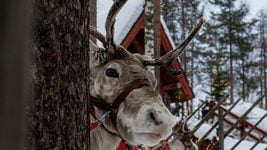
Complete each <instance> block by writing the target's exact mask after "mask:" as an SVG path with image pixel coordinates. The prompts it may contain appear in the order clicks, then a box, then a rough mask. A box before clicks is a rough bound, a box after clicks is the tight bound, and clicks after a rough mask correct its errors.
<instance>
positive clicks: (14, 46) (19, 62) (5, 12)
mask: <svg viewBox="0 0 267 150" xmlns="http://www.w3.org/2000/svg"><path fill="white" fill-rule="evenodd" d="M0 7H1V9H0V14H1V17H0V33H1V34H0V83H1V84H0V148H1V149H2V150H9V149H15V150H20V149H25V145H24V144H25V143H24V136H25V129H26V127H25V123H26V122H25V104H26V103H27V100H28V99H29V91H30V89H29V81H30V80H29V79H30V74H29V71H30V69H29V68H30V67H29V63H30V55H29V35H30V34H29V33H30V19H31V16H30V13H29V12H30V11H29V10H30V9H31V1H30V0H24V1H19V0H3V1H1V2H0Z"/></svg>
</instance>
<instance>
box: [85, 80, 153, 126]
mask: <svg viewBox="0 0 267 150" xmlns="http://www.w3.org/2000/svg"><path fill="white" fill-rule="evenodd" d="M149 85H150V84H149V81H148V79H146V78H145V79H136V80H134V81H133V82H132V83H130V84H129V86H127V87H126V88H125V89H124V91H123V92H122V93H121V94H120V95H119V96H118V97H117V98H116V99H115V101H114V102H113V103H112V104H109V103H107V102H105V101H104V100H103V99H101V98H96V97H93V96H91V95H90V100H89V103H90V105H94V106H96V107H97V108H99V109H101V110H103V111H111V114H110V117H109V118H110V120H111V122H112V124H113V126H114V128H115V129H116V130H117V131H118V128H117V123H116V120H117V111H118V108H119V106H120V104H121V103H122V102H123V101H124V100H125V98H126V97H127V96H128V95H129V93H130V92H131V91H133V90H134V89H137V88H141V87H143V86H149Z"/></svg>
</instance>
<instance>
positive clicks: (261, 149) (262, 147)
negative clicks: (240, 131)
mask: <svg viewBox="0 0 267 150" xmlns="http://www.w3.org/2000/svg"><path fill="white" fill-rule="evenodd" d="M199 121H200V120H198V119H195V118H193V119H190V120H189V121H188V125H189V128H190V129H193V128H194V127H195V126H196V125H197V124H198V123H199ZM211 127H212V125H211V124H209V123H204V124H203V125H201V127H200V128H199V129H198V130H197V131H196V132H195V134H194V135H195V136H196V137H198V138H202V137H203V136H204V135H205V134H206V132H207V131H208V130H209V129H210V128H211ZM215 135H216V129H214V130H212V131H211V132H210V133H209V135H208V136H207V137H206V138H207V139H212V138H213V137H214V136H215ZM238 141H239V139H234V138H232V137H226V138H225V139H224V148H225V150H230V149H231V148H232V147H233V146H234V145H235V144H236V143H237V142H238ZM254 144H255V142H251V141H247V140H243V141H242V142H241V143H240V144H239V145H238V146H237V147H236V148H235V149H236V150H249V149H250V148H251V147H252V146H253V145H254ZM254 149H255V150H266V149H267V144H263V143H259V144H258V145H257V146H256V147H255V148H254Z"/></svg>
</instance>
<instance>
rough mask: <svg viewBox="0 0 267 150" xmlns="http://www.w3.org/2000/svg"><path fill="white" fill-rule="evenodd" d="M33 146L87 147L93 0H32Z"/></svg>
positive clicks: (30, 121) (31, 134)
mask: <svg viewBox="0 0 267 150" xmlns="http://www.w3.org/2000/svg"><path fill="white" fill-rule="evenodd" d="M33 6H34V10H33V15H34V26H33V39H32V41H33V42H32V43H33V45H32V53H33V61H34V63H33V67H32V75H33V83H32V86H33V87H32V88H33V91H34V94H33V101H32V103H31V104H30V106H29V107H30V111H29V116H30V119H29V121H28V122H29V123H30V132H29V137H28V140H29V144H30V145H29V146H30V147H31V149H56V150H57V149H74V150H75V149H88V148H89V132H88V125H87V123H88V120H89V119H88V117H87V116H88V110H87V106H88V99H89V98H88V95H89V33H88V31H87V30H88V29H89V13H88V12H89V1H81V0H77V1H62V0H54V1H40V0H36V1H34V5H33Z"/></svg>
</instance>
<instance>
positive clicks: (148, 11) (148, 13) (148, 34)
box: [144, 0, 155, 74]
mask: <svg viewBox="0 0 267 150" xmlns="http://www.w3.org/2000/svg"><path fill="white" fill-rule="evenodd" d="M153 13H154V0H146V1H145V38H144V39H145V55H147V56H150V57H151V58H154V57H155V52H154V15H153ZM147 68H148V71H149V72H151V73H152V74H155V67H154V66H148V67H147Z"/></svg>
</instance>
